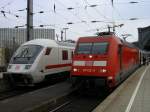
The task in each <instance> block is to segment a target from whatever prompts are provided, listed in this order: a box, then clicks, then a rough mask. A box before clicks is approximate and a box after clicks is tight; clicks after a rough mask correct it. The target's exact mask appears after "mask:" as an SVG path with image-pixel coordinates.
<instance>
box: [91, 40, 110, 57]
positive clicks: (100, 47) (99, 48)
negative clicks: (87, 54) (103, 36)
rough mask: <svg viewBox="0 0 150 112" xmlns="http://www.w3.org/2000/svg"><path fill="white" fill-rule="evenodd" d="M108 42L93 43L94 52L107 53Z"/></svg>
mask: <svg viewBox="0 0 150 112" xmlns="http://www.w3.org/2000/svg"><path fill="white" fill-rule="evenodd" d="M107 47H108V43H107V42H101V43H93V47H92V54H105V53H106V52H107Z"/></svg>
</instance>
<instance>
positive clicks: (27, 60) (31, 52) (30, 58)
mask: <svg viewBox="0 0 150 112" xmlns="http://www.w3.org/2000/svg"><path fill="white" fill-rule="evenodd" d="M42 49H43V47H42V46H40V45H24V46H21V47H20V48H19V49H18V50H17V51H16V53H15V54H14V55H13V57H12V58H11V60H10V63H11V64H32V63H33V62H34V60H35V59H36V57H37V56H38V55H39V53H40V52H41V51H42Z"/></svg>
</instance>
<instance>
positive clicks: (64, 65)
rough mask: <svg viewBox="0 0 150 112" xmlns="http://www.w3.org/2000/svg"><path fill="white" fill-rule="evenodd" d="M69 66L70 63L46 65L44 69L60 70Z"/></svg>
mask: <svg viewBox="0 0 150 112" xmlns="http://www.w3.org/2000/svg"><path fill="white" fill-rule="evenodd" d="M67 66H71V63H69V64H58V65H47V66H46V67H45V69H52V68H60V67H67Z"/></svg>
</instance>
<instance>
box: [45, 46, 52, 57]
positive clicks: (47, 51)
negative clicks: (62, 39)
mask: <svg viewBox="0 0 150 112" xmlns="http://www.w3.org/2000/svg"><path fill="white" fill-rule="evenodd" d="M51 50H52V48H49V47H47V48H46V52H45V55H49V54H50V52H51Z"/></svg>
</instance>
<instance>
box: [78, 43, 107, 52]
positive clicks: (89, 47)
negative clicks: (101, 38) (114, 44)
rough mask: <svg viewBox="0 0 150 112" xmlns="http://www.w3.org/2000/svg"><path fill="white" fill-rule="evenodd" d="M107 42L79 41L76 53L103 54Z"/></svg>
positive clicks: (105, 50)
mask: <svg viewBox="0 0 150 112" xmlns="http://www.w3.org/2000/svg"><path fill="white" fill-rule="evenodd" d="M107 48H108V42H95V43H79V44H78V47H77V50H76V53H77V54H105V53H106V52H107Z"/></svg>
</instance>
